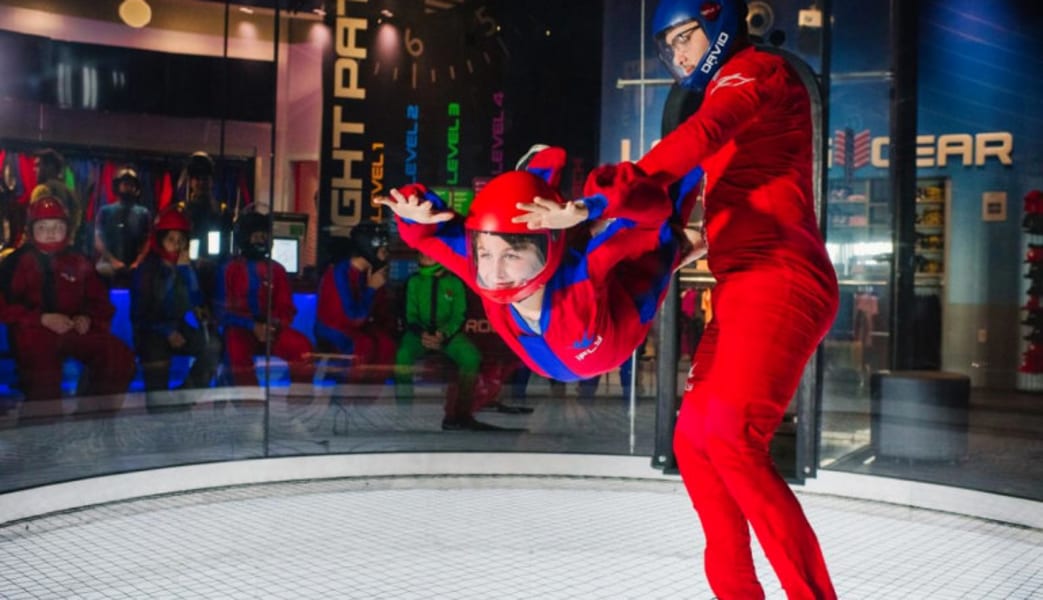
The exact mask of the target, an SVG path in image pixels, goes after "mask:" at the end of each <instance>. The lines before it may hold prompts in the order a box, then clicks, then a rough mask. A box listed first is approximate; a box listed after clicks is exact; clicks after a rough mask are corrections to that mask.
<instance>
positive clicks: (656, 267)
mask: <svg viewBox="0 0 1043 600" xmlns="http://www.w3.org/2000/svg"><path fill="white" fill-rule="evenodd" d="M564 164H565V152H564V151H563V150H562V149H560V148H547V149H544V150H542V151H540V152H539V153H537V154H536V155H535V156H534V157H532V159H531V160H530V161H528V163H527V164H526V165H525V166H526V170H525V171H509V172H507V173H504V174H502V175H498V176H497V177H495V178H493V179H492V180H491V181H490V182H489V183H488V184H487V185H486V186H485V187H484V188H482V189H481V190H480V191H479V192H478V194H477V195H476V196H475V199H474V201H473V202H472V204H471V206H470V209H469V212H468V214H467V215H466V216H462V215H457V214H455V213H454V212H452V211H450V210H446V209H445V204H444V202H443V201H442V199H441V198H439V197H438V196H436V195H434V194H432V193H430V192H429V191H427V190H426V189H425V188H424V187H423V186H420V185H411V186H407V187H405V188H403V189H401V190H394V191H392V198H390V199H386V198H382V199H380V200H379V202H380V203H381V204H384V205H386V206H388V207H389V208H391V210H393V211H394V212H395V213H396V215H397V217H398V219H399V232H400V233H401V235H402V239H403V240H404V241H405V242H406V243H407V244H409V245H410V246H413V247H415V248H417V249H419V250H420V251H421V252H424V253H425V254H429V255H431V256H432V257H434V258H435V260H437V261H438V262H439V263H441V264H442V265H445V267H446V268H447V269H449V270H450V271H453V272H454V273H456V274H457V275H458V276H459V277H460V278H461V279H463V280H464V282H465V283H467V284H468V285H469V286H471V288H472V289H473V290H474V291H475V292H476V293H477V294H478V296H479V297H480V298H481V299H482V304H483V306H484V308H485V314H486V317H487V318H488V319H489V324H490V326H491V327H492V329H494V330H495V331H496V332H497V333H499V335H500V337H502V338H503V340H504V341H505V342H506V343H507V345H508V346H509V347H510V348H511V350H513V351H514V353H515V354H517V355H518V356H519V357H521V359H522V360H523V361H524V362H525V363H526V364H527V365H528V366H529V367H530V368H531V369H532V370H534V371H536V372H537V373H539V374H541V375H543V376H545V377H548V378H551V379H556V380H558V381H578V380H583V379H589V378H592V377H594V376H596V375H599V374H601V373H606V372H608V371H611V370H614V369H616V368H617V367H619V366H620V364H622V363H623V362H624V361H625V360H626V359H627V358H628V357H629V356H630V354H631V353H632V352H633V351H634V348H636V347H637V345H638V344H640V343H641V342H642V341H643V340H644V339H645V337H646V335H647V334H648V331H649V328H650V326H651V324H652V319H653V317H654V316H655V312H656V310H657V308H658V306H659V305H660V303H661V302H662V300H663V298H664V297H665V292H666V289H667V286H668V284H669V282H670V276H671V274H672V272H673V270H674V269H675V268H676V267H677V266H678V265H679V264H680V261H681V258H682V251H683V250H684V248H685V244H684V240H685V238H684V236H683V235H681V233H680V229H679V228H678V227H676V226H675V225H678V224H680V223H683V222H684V221H685V219H684V218H683V216H684V215H687V212H689V211H690V207H689V206H682V207H678V208H679V210H675V207H674V205H673V204H672V203H671V202H670V200H669V198H668V196H667V194H666V190H665V189H664V188H663V187H662V186H659V185H657V184H655V182H652V181H650V180H648V179H647V178H644V177H643V176H642V174H641V173H640V172H639V170H638V169H636V168H634V167H633V166H632V165H623V166H620V167H619V168H606V169H597V170H595V171H594V172H593V173H591V175H590V177H589V178H588V180H587V182H586V184H585V187H584V190H583V193H584V195H585V196H586V197H585V198H584V199H582V200H579V201H570V202H565V201H564V200H563V199H562V197H561V196H560V194H559V193H558V191H557V189H556V188H557V186H558V184H559V182H560V174H561V170H562V168H563V166H564ZM537 174H539V175H537ZM541 176H542V177H543V178H541ZM544 178H545V179H544ZM569 228H574V230H573V231H568V232H567V231H566V230H567V229H569ZM567 233H568V234H570V237H569V238H567V237H566V234H567Z"/></svg>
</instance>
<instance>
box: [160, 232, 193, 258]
mask: <svg viewBox="0 0 1043 600" xmlns="http://www.w3.org/2000/svg"><path fill="white" fill-rule="evenodd" d="M187 244H188V237H186V236H185V232H184V231H168V232H167V233H166V235H164V236H163V250H164V251H166V252H167V253H169V254H171V255H174V254H181V251H182V250H184V248H185V246H186V245H187Z"/></svg>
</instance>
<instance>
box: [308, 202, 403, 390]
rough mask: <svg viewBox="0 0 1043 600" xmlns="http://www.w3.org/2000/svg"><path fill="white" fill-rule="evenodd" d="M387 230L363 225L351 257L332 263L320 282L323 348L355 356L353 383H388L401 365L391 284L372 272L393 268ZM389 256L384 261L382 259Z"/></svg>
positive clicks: (318, 332)
mask: <svg viewBox="0 0 1043 600" xmlns="http://www.w3.org/2000/svg"><path fill="white" fill-rule="evenodd" d="M389 240H390V237H389V235H388V233H387V231H386V227H384V226H382V225H379V224H377V223H370V222H365V223H359V224H358V225H356V226H355V227H353V228H352V230H351V234H350V244H349V245H350V248H351V251H350V254H351V255H352V256H351V257H350V258H346V259H343V260H339V261H337V262H334V263H333V264H332V265H330V266H329V267H328V268H327V269H326V272H325V273H323V275H322V279H321V280H320V281H319V297H318V306H317V308H316V314H315V339H316V341H317V342H318V345H319V347H320V349H322V350H324V351H326V350H333V351H336V352H338V353H341V354H350V355H352V357H353V358H352V361H351V370H350V374H351V375H350V379H351V380H352V381H356V382H361V381H372V382H376V383H383V382H384V380H386V379H387V378H389V377H391V375H392V373H393V372H394V365H395V351H396V344H395V339H394V338H393V337H392V335H393V333H394V331H395V329H396V323H395V314H394V310H393V308H392V305H393V303H392V301H391V298H390V295H389V294H388V290H387V286H386V285H383V283H382V284H381V285H380V286H379V287H371V286H370V285H369V283H370V276H371V275H370V274H371V273H376V272H378V271H380V270H382V269H387V265H386V258H387V246H388V243H389ZM381 256H383V258H381Z"/></svg>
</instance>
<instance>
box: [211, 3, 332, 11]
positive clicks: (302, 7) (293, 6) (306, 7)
mask: <svg viewBox="0 0 1043 600" xmlns="http://www.w3.org/2000/svg"><path fill="white" fill-rule="evenodd" d="M207 1H208V2H214V3H216V4H224V3H225V0H207ZM229 4H231V5H232V6H255V7H258V8H268V9H272V10H274V9H275V5H276V4H278V5H279V10H281V11H288V12H311V11H312V10H313V9H316V8H321V7H322V5H323V0H229Z"/></svg>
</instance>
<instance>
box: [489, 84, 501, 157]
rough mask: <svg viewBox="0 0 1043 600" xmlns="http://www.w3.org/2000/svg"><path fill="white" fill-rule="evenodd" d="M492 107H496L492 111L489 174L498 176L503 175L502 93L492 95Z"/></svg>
mask: <svg viewBox="0 0 1043 600" xmlns="http://www.w3.org/2000/svg"><path fill="white" fill-rule="evenodd" d="M493 106H495V107H496V110H494V111H493V123H492V153H491V154H490V157H489V158H490V160H491V162H492V165H491V167H492V168H491V170H490V171H489V174H490V175H499V174H500V173H503V126H504V118H503V92H495V93H493Z"/></svg>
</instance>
